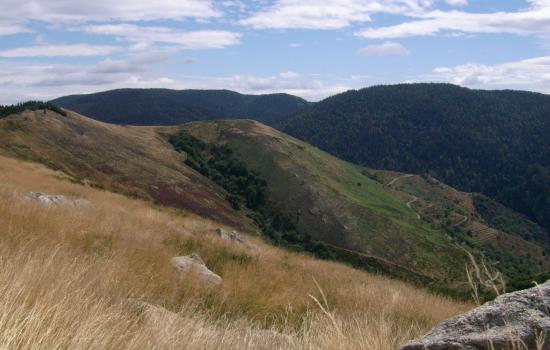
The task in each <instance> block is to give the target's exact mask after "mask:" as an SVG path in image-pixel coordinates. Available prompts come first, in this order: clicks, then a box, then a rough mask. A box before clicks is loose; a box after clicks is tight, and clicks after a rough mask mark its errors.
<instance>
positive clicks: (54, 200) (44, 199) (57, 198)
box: [27, 192, 89, 207]
mask: <svg viewBox="0 0 550 350" xmlns="http://www.w3.org/2000/svg"><path fill="white" fill-rule="evenodd" d="M27 198H30V199H32V200H35V201H37V202H38V203H40V204H44V205H47V206H63V205H68V206H75V207H77V206H81V205H86V204H88V203H89V202H88V201H87V200H85V199H68V198H67V197H65V196H62V195H48V194H44V193H41V192H29V193H27Z"/></svg>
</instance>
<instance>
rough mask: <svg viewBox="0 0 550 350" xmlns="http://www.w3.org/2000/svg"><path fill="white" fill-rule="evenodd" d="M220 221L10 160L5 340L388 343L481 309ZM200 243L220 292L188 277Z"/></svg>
mask: <svg viewBox="0 0 550 350" xmlns="http://www.w3.org/2000/svg"><path fill="white" fill-rule="evenodd" d="M29 191H41V192H45V193H51V194H64V195H67V196H72V197H74V198H84V199H87V200H88V201H89V204H84V205H80V206H76V207H74V206H61V207H45V206H42V205H40V204H38V203H35V202H33V201H32V200H29V199H25V196H24V195H25V193H27V192H29ZM217 227H219V225H217V224H216V223H214V222H211V221H208V220H205V219H203V218H199V217H196V216H194V215H191V214H189V213H182V212H179V211H172V210H168V209H163V208H156V207H153V206H152V205H150V204H148V203H146V202H141V201H136V200H131V199H128V198H125V197H122V196H119V195H115V194H112V193H108V192H102V191H98V190H94V189H91V188H87V187H84V186H80V185H76V184H72V183H70V182H69V181H67V180H66V179H65V177H64V175H63V174H60V173H53V172H52V171H50V170H47V169H45V168H43V167H41V166H38V165H34V164H30V163H23V162H19V161H15V160H12V159H8V158H3V157H0V349H66V348H71V349H175V348H178V349H181V348H184V349H246V348H250V349H278V348H280V349H283V348H284V349H380V350H382V349H384V350H386V349H395V348H398V347H399V345H400V344H402V343H404V342H405V341H406V340H408V339H411V338H414V337H417V336H419V335H421V334H422V333H424V332H425V331H427V330H428V329H430V328H431V327H433V326H434V325H435V324H436V323H438V322H439V321H441V320H443V319H446V318H448V317H451V316H453V315H455V314H457V313H459V312H462V311H464V310H466V309H468V308H470V307H471V306H470V305H465V304H460V303H457V302H454V301H452V300H449V299H447V298H444V297H439V296H434V295H432V294H429V293H427V292H426V291H423V290H420V289H416V288H414V287H412V286H409V285H407V284H404V283H402V282H399V281H395V280H391V279H388V278H385V277H381V276H376V275H372V274H368V273H365V272H362V271H358V270H354V269H352V268H349V267H347V266H344V265H341V264H337V263H331V262H326V261H319V260H316V259H314V258H311V257H309V256H306V255H303V254H297V253H290V252H286V251H282V250H279V249H277V248H274V247H271V246H269V245H266V244H264V243H263V242H261V240H259V239H255V238H249V240H250V242H251V244H252V245H253V247H252V248H249V247H245V246H241V245H237V244H234V243H231V242H226V241H223V240H221V239H219V238H217V237H216V236H215V235H214V234H213V232H214V230H215V228H217ZM191 252H197V253H198V254H199V255H200V256H201V257H202V258H203V259H204V260H205V262H206V264H207V265H208V266H209V267H210V268H211V269H212V270H214V272H216V273H218V274H219V275H221V276H222V278H223V284H222V286H221V287H220V288H218V289H213V290H202V289H200V287H199V286H196V285H194V283H193V281H192V280H178V278H177V275H176V273H175V271H174V270H173V268H172V267H171V266H170V263H169V261H170V257H172V256H175V255H181V254H188V253H191ZM143 303H148V304H151V305H156V306H158V307H159V308H152V309H146V310H149V311H144V309H143V308H142V307H138V306H137V305H147V304H143ZM151 310H153V311H151ZM151 312H153V313H154V317H152V316H151ZM152 320H153V321H152Z"/></svg>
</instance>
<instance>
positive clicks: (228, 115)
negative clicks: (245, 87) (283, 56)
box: [51, 89, 310, 125]
mask: <svg viewBox="0 0 550 350" xmlns="http://www.w3.org/2000/svg"><path fill="white" fill-rule="evenodd" d="M51 103H53V104H55V105H58V106H60V107H64V108H68V109H70V110H74V111H75V112H78V113H80V114H83V115H87V116H89V117H91V118H94V119H97V120H100V121H104V122H110V123H116V124H128V125H177V124H182V123H185V122H190V121H197V120H206V119H236V118H239V119H243V118H245V119H246V118H252V119H256V120H259V121H262V122H264V123H268V124H269V123H272V122H274V121H275V120H277V119H279V118H281V117H284V116H286V115H289V114H292V113H295V112H297V111H298V110H300V109H303V108H306V107H307V106H308V105H309V104H310V103H309V102H307V101H306V100H304V99H302V98H299V97H296V96H292V95H288V94H284V93H278V94H267V95H245V94H240V93H238V92H235V91H231V90H193V89H190V90H170V89H116V90H109V91H103V92H98V93H92V94H85V95H69V96H64V97H60V98H57V99H54V100H52V101H51Z"/></svg>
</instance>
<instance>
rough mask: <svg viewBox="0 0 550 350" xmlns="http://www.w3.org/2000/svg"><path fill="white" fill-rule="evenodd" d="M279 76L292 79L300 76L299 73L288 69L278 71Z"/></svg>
mask: <svg viewBox="0 0 550 350" xmlns="http://www.w3.org/2000/svg"><path fill="white" fill-rule="evenodd" d="M279 76H280V77H281V78H284V79H294V78H299V77H300V73H296V72H292V71H288V72H282V73H280V74H279Z"/></svg>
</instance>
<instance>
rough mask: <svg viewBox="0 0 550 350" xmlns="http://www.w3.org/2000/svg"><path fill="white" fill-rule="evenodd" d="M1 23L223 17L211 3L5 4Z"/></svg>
mask: <svg viewBox="0 0 550 350" xmlns="http://www.w3.org/2000/svg"><path fill="white" fill-rule="evenodd" d="M2 8H3V9H9V10H6V11H2V12H1V13H0V20H1V19H8V20H15V21H26V20H36V21H44V22H53V23H59V22H66V21H107V20H123V21H139V20H157V19H172V20H181V19H185V18H197V19H207V18H213V17H219V16H221V13H220V12H219V11H218V10H216V9H215V7H214V2H213V1H211V0H155V1H151V0H116V1H113V0H93V1H90V0H33V1H20V0H2Z"/></svg>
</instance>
